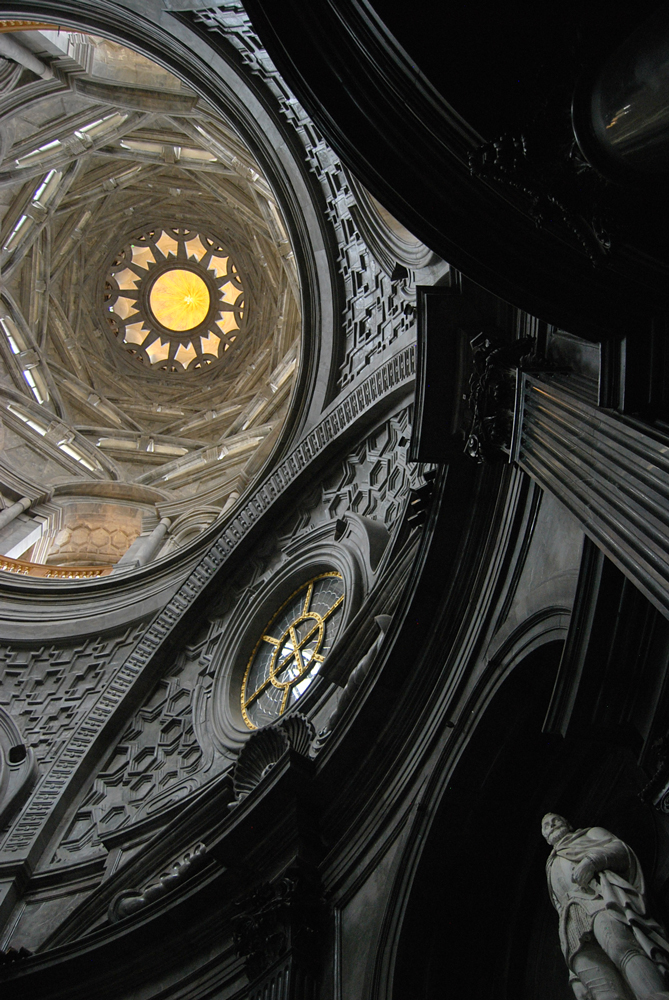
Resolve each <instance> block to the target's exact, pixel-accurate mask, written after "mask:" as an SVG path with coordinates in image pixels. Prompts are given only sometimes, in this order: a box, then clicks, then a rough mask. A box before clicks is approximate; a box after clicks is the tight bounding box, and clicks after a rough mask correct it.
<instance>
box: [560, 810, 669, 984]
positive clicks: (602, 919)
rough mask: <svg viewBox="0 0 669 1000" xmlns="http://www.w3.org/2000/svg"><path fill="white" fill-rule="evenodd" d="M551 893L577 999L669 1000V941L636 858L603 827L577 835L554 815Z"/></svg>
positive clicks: (576, 831)
mask: <svg viewBox="0 0 669 1000" xmlns="http://www.w3.org/2000/svg"><path fill="white" fill-rule="evenodd" d="M541 832H542V833H543V835H544V837H545V839H546V840H547V841H548V843H549V844H550V845H551V848H552V850H551V853H550V856H549V858H548V861H547V862H546V875H547V877H548V891H549V894H550V897H551V900H552V902H553V905H554V906H555V909H556V910H557V911H558V914H559V918H560V932H559V933H560V945H561V947H562V954H563V955H564V959H565V962H566V963H567V968H568V969H569V981H570V983H571V986H572V989H573V991H574V994H575V996H576V997H577V1000H669V989H668V988H667V979H666V978H665V977H666V975H667V973H668V972H669V942H668V941H667V940H666V939H665V932H664V930H663V928H662V927H661V926H660V925H659V924H658V923H657V922H656V921H655V920H653V918H652V917H650V916H649V915H648V913H647V912H646V901H645V887H644V880H643V874H642V872H641V867H640V865H639V862H638V860H637V858H636V856H635V854H634V852H633V851H632V850H631V849H630V848H629V847H628V846H627V844H625V843H623V841H622V840H619V839H618V838H617V837H616V836H615V835H614V834H612V833H609V831H608V830H604V829H602V827H599V826H593V827H590V828H589V829H585V830H574V829H572V827H571V825H570V824H569V823H568V822H567V820H566V819H564V817H562V816H558V815H557V814H556V813H547V814H546V816H544V818H543V820H542V823H541Z"/></svg>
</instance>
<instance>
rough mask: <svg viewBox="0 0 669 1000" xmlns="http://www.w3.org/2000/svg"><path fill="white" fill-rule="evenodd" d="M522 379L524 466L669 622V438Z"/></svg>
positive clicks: (520, 458) (520, 453)
mask: <svg viewBox="0 0 669 1000" xmlns="http://www.w3.org/2000/svg"><path fill="white" fill-rule="evenodd" d="M522 378H523V383H522V393H521V397H520V402H519V407H520V411H521V412H520V418H521V421H522V423H521V433H520V435H519V441H518V445H517V451H516V455H515V458H516V461H517V463H518V465H519V466H520V468H521V469H523V470H524V471H525V472H527V473H528V474H529V475H530V476H532V478H533V479H534V480H536V482H537V483H539V485H540V486H541V487H542V488H543V489H545V490H548V491H549V492H551V493H553V494H554V495H555V496H556V497H557V498H558V499H559V500H561V501H562V503H563V504H564V505H565V507H567V509H568V510H569V511H571V513H572V514H573V516H574V517H575V518H576V519H577V520H578V521H579V522H580V524H581V526H582V528H583V530H584V532H585V533H586V534H587V535H588V536H589V537H590V538H591V539H592V540H593V541H594V542H595V544H596V545H597V546H598V547H599V548H600V549H601V550H602V551H603V552H604V554H605V555H606V556H608V558H609V559H611V561H612V562H613V563H615V565H616V566H617V567H618V568H619V569H620V570H621V571H622V572H623V573H624V574H625V575H626V576H627V577H628V578H629V579H630V580H631V581H632V582H633V583H634V585H635V586H636V587H638V589H639V590H640V591H641V592H642V593H643V594H644V595H645V596H646V597H647V598H648V600H649V601H651V603H652V604H654V605H655V607H656V608H658V609H659V610H660V611H661V612H662V613H663V614H664V615H666V616H667V617H668V618H669V440H664V439H662V438H661V437H660V435H654V434H653V435H651V434H650V433H644V431H643V430H640V429H639V427H638V425H632V424H630V423H627V422H625V420H624V419H623V418H621V417H620V416H617V415H616V414H613V413H610V412H607V411H605V410H601V409H599V408H598V407H596V406H592V405H591V404H588V403H585V402H583V401H582V400H580V399H577V398H575V397H572V396H571V395H569V393H567V392H564V391H563V390H561V389H558V388H557V387H556V386H553V385H551V383H550V381H546V382H542V381H540V380H539V379H537V378H534V377H532V376H530V375H527V374H524V375H523V376H522ZM649 431H650V428H649Z"/></svg>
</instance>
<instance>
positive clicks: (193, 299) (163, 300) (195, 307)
mask: <svg viewBox="0 0 669 1000" xmlns="http://www.w3.org/2000/svg"><path fill="white" fill-rule="evenodd" d="M149 302H150V304H151V311H152V312H153V315H154V316H155V317H156V319H157V320H158V322H159V323H160V324H161V325H162V326H164V327H165V328H166V329H167V330H176V331H182V330H192V329H193V327H196V326H199V325H200V323H202V322H203V321H204V319H205V318H206V315H207V313H208V312H209V306H210V304H211V298H210V295H209V289H208V288H207V285H206V284H205V282H204V281H203V280H202V278H201V277H200V276H199V275H198V274H195V273H194V272H193V271H186V270H184V269H183V268H180V267H175V268H172V269H171V270H169V271H165V273H164V274H161V275H160V277H159V278H156V281H155V282H154V284H153V287H152V289H151V292H150V294H149ZM193 350H194V348H193Z"/></svg>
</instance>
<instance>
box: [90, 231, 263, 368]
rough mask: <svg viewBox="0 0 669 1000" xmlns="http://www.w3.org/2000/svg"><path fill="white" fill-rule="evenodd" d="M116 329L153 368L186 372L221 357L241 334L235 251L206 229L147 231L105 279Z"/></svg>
mask: <svg viewBox="0 0 669 1000" xmlns="http://www.w3.org/2000/svg"><path fill="white" fill-rule="evenodd" d="M105 306H106V309H107V316H108V320H109V324H110V327H111V331H112V333H113V334H114V336H115V337H116V339H117V342H118V343H119V344H120V345H121V346H122V347H123V348H124V349H125V351H126V352H127V354H128V355H129V356H131V357H132V358H134V359H135V360H136V361H137V362H139V363H141V364H143V365H145V366H146V367H147V368H151V369H155V370H158V371H168V372H183V371H194V370H197V369H203V368H207V367H208V366H210V365H214V364H216V363H218V362H220V361H222V360H223V359H224V358H225V356H226V351H230V350H231V349H234V345H235V343H236V341H237V339H238V338H239V337H240V336H242V333H243V322H244V288H243V286H242V282H241V279H240V276H239V273H238V271H237V268H236V267H235V265H234V263H233V261H232V258H231V257H230V254H229V253H228V252H227V250H225V248H224V247H222V246H221V245H220V244H219V243H218V242H217V241H216V240H213V239H211V238H210V237H208V236H206V235H205V234H204V233H200V232H194V231H193V230H186V229H162V230H160V229H159V230H155V231H152V232H149V233H145V234H143V235H142V236H139V237H137V238H136V239H135V240H134V241H133V242H132V243H130V244H129V245H128V246H126V247H125V248H124V249H123V250H122V251H121V253H120V254H119V255H118V256H117V257H116V259H115V260H114V262H113V263H112V266H111V268H110V271H109V274H108V275H107V281H106V283H105Z"/></svg>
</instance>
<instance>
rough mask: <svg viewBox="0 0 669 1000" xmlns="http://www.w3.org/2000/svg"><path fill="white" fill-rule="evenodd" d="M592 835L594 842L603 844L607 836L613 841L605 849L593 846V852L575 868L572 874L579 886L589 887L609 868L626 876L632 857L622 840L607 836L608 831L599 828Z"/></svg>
mask: <svg viewBox="0 0 669 1000" xmlns="http://www.w3.org/2000/svg"><path fill="white" fill-rule="evenodd" d="M591 833H592V835H593V837H592V839H593V841H600V842H601V840H603V839H604V838H605V837H606V836H609V837H610V838H611V839H610V841H609V843H608V844H605V845H604V846H603V847H601V846H597V847H596V846H595V845H594V844H593V847H592V850H589V851H588V852H587V853H586V855H585V857H584V858H583V860H582V861H581V862H579V864H577V865H576V867H575V868H574V871H573V873H572V879H573V881H574V882H576V883H577V884H578V885H583V886H585V885H588V883H589V882H590V881H591V880H592V878H593V877H594V876H595V875H596V874H597V872H601V871H604V869H605V868H608V870H609V871H612V872H618V873H619V874H621V875H624V874H626V873H627V872H628V871H629V867H630V857H629V852H628V850H627V847H626V845H625V844H624V843H623V842H622V840H618V839H617V837H614V836H613V835H612V834H610V833H609V834H607V831H606V830H602V829H600V828H599V827H595V828H594V829H593V830H591Z"/></svg>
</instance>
